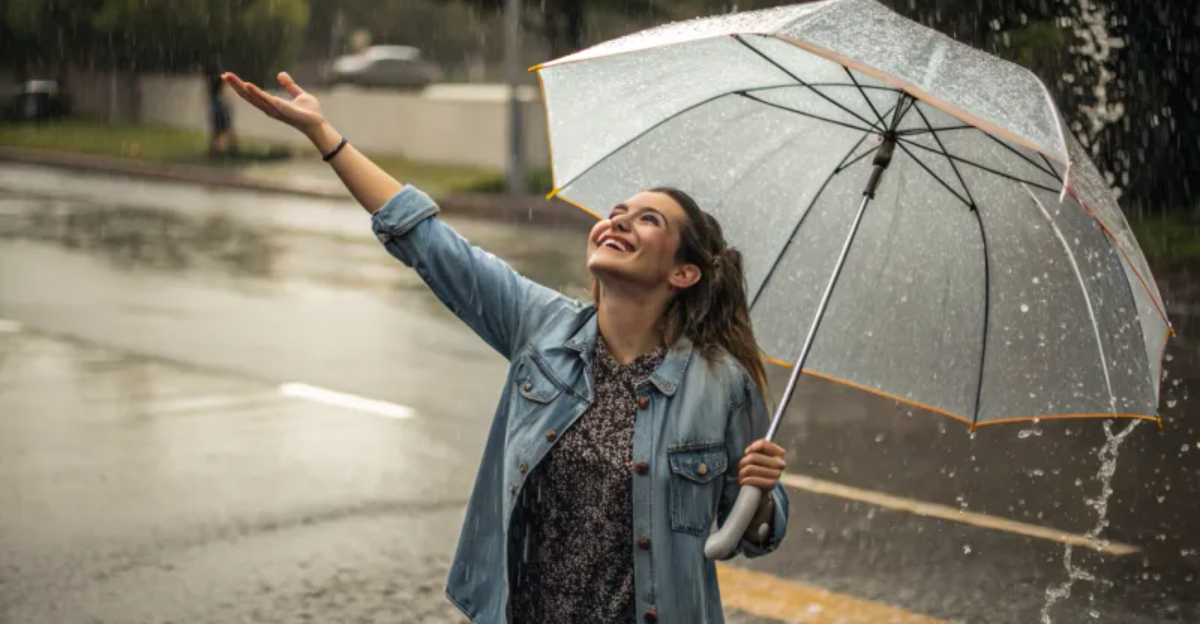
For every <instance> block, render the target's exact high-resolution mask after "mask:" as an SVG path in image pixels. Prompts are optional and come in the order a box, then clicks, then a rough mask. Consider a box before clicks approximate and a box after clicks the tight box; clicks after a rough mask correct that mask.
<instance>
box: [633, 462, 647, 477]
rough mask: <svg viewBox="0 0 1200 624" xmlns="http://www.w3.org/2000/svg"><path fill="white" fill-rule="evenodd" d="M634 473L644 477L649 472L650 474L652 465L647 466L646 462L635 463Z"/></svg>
mask: <svg viewBox="0 0 1200 624" xmlns="http://www.w3.org/2000/svg"><path fill="white" fill-rule="evenodd" d="M633 471H634V472H636V473H638V474H640V475H644V474H646V473H647V472H650V464H647V463H646V462H634V463H633Z"/></svg>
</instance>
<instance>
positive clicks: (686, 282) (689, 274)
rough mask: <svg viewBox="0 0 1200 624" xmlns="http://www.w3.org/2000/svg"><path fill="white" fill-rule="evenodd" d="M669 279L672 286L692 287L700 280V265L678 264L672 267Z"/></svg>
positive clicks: (683, 288) (680, 288)
mask: <svg viewBox="0 0 1200 624" xmlns="http://www.w3.org/2000/svg"><path fill="white" fill-rule="evenodd" d="M669 281H670V282H671V286H673V287H674V288H676V289H678V290H685V289H688V288H691V287H692V286H695V285H696V282H699V281H700V267H698V266H696V265H694V264H677V265H675V268H673V269H671V276H670V278H669Z"/></svg>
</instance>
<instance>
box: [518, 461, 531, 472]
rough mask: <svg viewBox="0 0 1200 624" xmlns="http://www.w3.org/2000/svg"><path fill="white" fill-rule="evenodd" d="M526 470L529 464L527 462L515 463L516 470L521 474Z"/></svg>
mask: <svg viewBox="0 0 1200 624" xmlns="http://www.w3.org/2000/svg"><path fill="white" fill-rule="evenodd" d="M526 470H529V464H527V463H525V462H521V463H519V464H517V471H518V472H520V473H521V474H525V471H526Z"/></svg>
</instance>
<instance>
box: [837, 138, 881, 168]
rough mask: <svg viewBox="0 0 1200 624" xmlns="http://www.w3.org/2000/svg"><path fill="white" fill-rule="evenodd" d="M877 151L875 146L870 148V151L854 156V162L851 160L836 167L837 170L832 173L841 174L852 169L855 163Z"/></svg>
mask: <svg viewBox="0 0 1200 624" xmlns="http://www.w3.org/2000/svg"><path fill="white" fill-rule="evenodd" d="M860 143H861V141H860ZM878 149H879V146H878V145H876V146H875V147H872V148H871V149H869V150H867V151H865V152H863V153H861V154H859V155H858V156H855V157H854V160H851V161H850V162H848V163H845V164H843V165H838V168H837V170H835V171H834V173H841V172H843V171H845V170H847V169H849V168H850V167H853V166H854V163H857V162H858V161H860V160H862V159H864V158H866V157H867V156H870V155H871V154H874V153H875V152H876V151H877V150H878Z"/></svg>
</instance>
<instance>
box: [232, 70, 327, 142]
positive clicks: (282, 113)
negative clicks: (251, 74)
mask: <svg viewBox="0 0 1200 624" xmlns="http://www.w3.org/2000/svg"><path fill="white" fill-rule="evenodd" d="M222 78H223V79H224V80H225V82H226V84H228V85H229V86H230V87H233V90H234V91H236V92H237V94H238V95H240V96H241V97H242V99H244V100H246V101H247V102H250V103H251V104H253V105H254V106H255V107H256V108H258V109H259V110H261V111H262V112H264V113H266V114H267V116H268V117H273V118H275V119H278V120H279V121H282V122H283V123H286V124H288V125H289V126H292V127H293V128H296V129H297V130H300V131H301V132H305V133H308V132H311V131H312V130H314V129H316V128H318V127H319V126H320V125H321V124H322V123H324V122H325V117H324V116H323V115H322V114H321V103H320V102H318V101H317V98H315V97H313V96H312V95H311V94H310V93H308V92H307V91H305V90H304V89H301V88H300V86H299V85H297V84H296V81H295V80H292V77H291V76H289V75H288V74H287V72H280V74H279V76H278V80H279V85H280V86H282V87H283V89H284V90H285V91H287V92H288V94H289V95H291V96H292V99H291V100H285V99H283V98H281V97H277V96H274V95H271V94H270V93H267V92H266V91H263V90H262V89H260V88H258V87H257V86H255V85H254V84H253V83H249V82H245V81H243V80H242V79H241V78H238V77H237V75H236V74H232V73H228V72H227V73H225V74H224V75H223V76H222Z"/></svg>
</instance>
